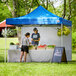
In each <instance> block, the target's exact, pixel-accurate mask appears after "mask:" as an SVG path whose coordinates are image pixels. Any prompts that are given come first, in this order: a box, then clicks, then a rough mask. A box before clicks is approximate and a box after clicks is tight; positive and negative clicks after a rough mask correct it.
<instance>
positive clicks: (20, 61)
mask: <svg viewBox="0 0 76 76" xmlns="http://www.w3.org/2000/svg"><path fill="white" fill-rule="evenodd" d="M23 54H24V52H23V51H21V55H20V62H22V57H23Z"/></svg>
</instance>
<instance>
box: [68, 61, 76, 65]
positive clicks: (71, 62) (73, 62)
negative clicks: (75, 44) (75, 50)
mask: <svg viewBox="0 0 76 76" xmlns="http://www.w3.org/2000/svg"><path fill="white" fill-rule="evenodd" d="M68 63H69V64H76V60H72V61H69V62H68Z"/></svg>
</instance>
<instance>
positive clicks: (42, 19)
mask: <svg viewBox="0 0 76 76" xmlns="http://www.w3.org/2000/svg"><path fill="white" fill-rule="evenodd" d="M7 24H8V25H16V26H18V27H19V26H21V25H28V26H29V25H35V24H36V25H47V24H48V25H50V26H51V25H61V28H62V27H63V25H66V26H70V27H71V26H72V22H71V21H69V20H66V19H63V18H61V17H59V16H57V15H55V14H53V13H51V12H49V11H48V10H46V9H45V8H43V7H42V6H39V7H37V8H36V9H35V10H34V11H32V12H31V13H29V14H27V15H24V16H21V17H16V18H7V19H6V28H7ZM5 42H6V41H5ZM61 44H63V38H62V37H61ZM5 45H6V44H5ZM5 48H6V46H5ZM5 53H6V50H5ZM5 62H6V54H5Z"/></svg>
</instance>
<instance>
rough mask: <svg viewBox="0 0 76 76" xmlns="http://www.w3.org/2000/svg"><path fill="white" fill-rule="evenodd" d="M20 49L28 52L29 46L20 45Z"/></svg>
mask: <svg viewBox="0 0 76 76" xmlns="http://www.w3.org/2000/svg"><path fill="white" fill-rule="evenodd" d="M21 51H23V52H27V53H29V46H26V45H22V47H21Z"/></svg>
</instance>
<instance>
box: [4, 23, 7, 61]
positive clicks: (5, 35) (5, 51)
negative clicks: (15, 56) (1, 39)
mask: <svg viewBox="0 0 76 76" xmlns="http://www.w3.org/2000/svg"><path fill="white" fill-rule="evenodd" d="M6 34H7V24H6V28H5V59H4V61H5V62H6V45H7V35H6Z"/></svg>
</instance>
